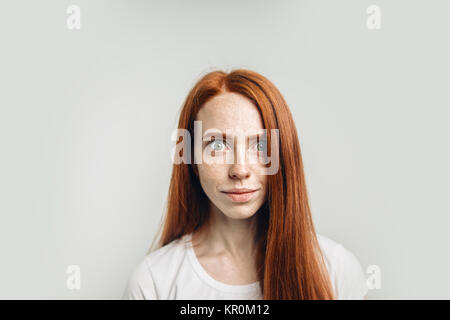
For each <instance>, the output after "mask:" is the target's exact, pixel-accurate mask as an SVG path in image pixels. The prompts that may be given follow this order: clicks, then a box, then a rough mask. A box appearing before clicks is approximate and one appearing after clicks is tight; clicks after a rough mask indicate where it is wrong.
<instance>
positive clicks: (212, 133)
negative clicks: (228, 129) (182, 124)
mask: <svg viewBox="0 0 450 320" xmlns="http://www.w3.org/2000/svg"><path fill="white" fill-rule="evenodd" d="M212 136H214V137H220V136H222V137H224V138H225V139H227V137H228V136H229V137H230V138H234V135H233V134H230V135H227V134H226V133H222V132H217V131H214V132H208V133H205V134H204V135H203V141H209V140H208V139H209V138H211V137H212ZM262 136H264V133H257V134H252V135H248V136H246V137H248V138H249V139H254V138H257V137H258V138H261V137H262Z"/></svg>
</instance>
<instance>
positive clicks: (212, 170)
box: [198, 164, 227, 188]
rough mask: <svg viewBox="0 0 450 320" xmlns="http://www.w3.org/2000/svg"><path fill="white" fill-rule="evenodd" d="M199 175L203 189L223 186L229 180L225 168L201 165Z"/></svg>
mask: <svg viewBox="0 0 450 320" xmlns="http://www.w3.org/2000/svg"><path fill="white" fill-rule="evenodd" d="M198 175H199V178H200V182H201V184H202V186H203V188H205V187H208V188H209V187H213V186H216V185H220V184H222V183H223V181H225V180H226V178H227V171H226V169H225V168H224V167H223V166H219V165H204V164H201V165H199V166H198Z"/></svg>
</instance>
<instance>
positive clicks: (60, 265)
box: [0, 0, 450, 299]
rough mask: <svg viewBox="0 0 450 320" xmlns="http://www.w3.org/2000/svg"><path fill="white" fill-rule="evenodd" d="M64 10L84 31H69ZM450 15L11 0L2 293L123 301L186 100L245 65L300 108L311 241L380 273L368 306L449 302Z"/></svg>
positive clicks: (435, 4)
mask: <svg viewBox="0 0 450 320" xmlns="http://www.w3.org/2000/svg"><path fill="white" fill-rule="evenodd" d="M71 4H76V5H78V6H79V7H80V8H81V29H80V30H68V29H67V27H66V19H67V17H68V14H67V13H66V9H67V7H68V6H69V5H71ZM372 4H375V5H378V6H379V7H380V9H381V29H379V30H369V29H368V28H367V26H366V20H367V18H368V14H367V13H366V9H367V7H368V6H369V5H372ZM449 9H450V4H449V2H447V1H437V0H432V1H425V0H422V1H406V0H396V1H387V0H378V1H365V0H353V1H331V0H329V1H323V0H322V1H318V0H314V1H312V0H311V1H132V0H120V1H118V0H116V1H99V0H97V1H87V0H75V1H65V0H64V1H62V0H58V1H56V0H54V1H18V0H15V1H12V0H10V1H3V2H2V5H1V10H0V38H1V39H2V40H1V41H2V42H1V49H0V57H1V59H0V70H1V71H0V85H1V88H2V89H1V94H0V146H1V149H0V177H1V178H0V193H1V201H0V252H1V267H0V270H1V272H0V284H1V285H0V298H3V299H10V298H22V299H34V298H40V299H46V298H57V299H79V298H83V299H97V298H105V299H116V298H120V296H121V295H122V292H123V290H124V286H125V283H126V280H127V277H128V275H129V272H130V271H131V269H132V268H133V267H134V266H135V265H136V263H137V262H138V261H139V260H140V259H141V258H142V256H143V255H144V254H145V252H146V251H147V249H148V248H149V246H150V242H151V240H152V239H153V236H154V235H155V232H156V230H157V227H158V225H159V222H160V219H161V215H162V213H163V209H164V202H165V198H166V195H167V189H168V184H169V177H170V170H171V162H170V151H171V148H172V142H171V141H170V134H171V133H172V130H173V129H174V128H175V127H176V124H177V116H178V112H179V110H180V107H181V104H182V102H183V100H184V98H185V96H186V94H187V92H188V91H189V89H190V88H191V87H192V85H193V84H194V83H195V81H196V80H197V79H198V78H199V77H200V75H202V74H204V73H206V72H208V71H210V70H212V69H214V68H224V69H226V70H230V69H233V68H238V67H244V68H250V69H253V70H255V71H257V72H260V73H262V74H263V75H265V76H267V77H268V78H269V79H270V80H272V81H273V82H274V83H275V85H277V86H278V88H279V89H280V91H281V92H282V94H283V95H284V96H285V98H286V100H287V102H288V104H289V105H290V108H291V110H292V113H293V115H294V117H295V122H296V124H297V128H298V131H299V135H300V143H301V147H302V153H303V159H304V163H305V170H306V174H307V182H308V186H309V193H310V198H311V206H312V209H313V214H314V219H315V222H316V225H317V229H318V231H319V232H320V233H321V234H323V235H326V236H328V237H330V238H332V239H334V240H336V241H338V242H340V243H342V244H343V245H344V246H346V247H347V248H348V249H350V250H351V251H352V252H353V253H354V254H355V255H356V256H357V257H358V259H359V260H360V262H361V264H362V266H363V268H364V269H366V268H367V267H368V266H369V265H378V266H379V267H380V268H381V289H380V290H370V291H369V298H371V299H415V298H425V299H429V298H446V299H449V298H450V295H449V293H448V285H449V284H450V275H449V272H448V270H450V257H449V254H448V249H447V245H448V243H449V242H450V235H449V233H448V231H447V229H448V226H449V223H450V218H449V214H450V205H449V202H448V191H449V184H448V181H449V179H450V170H449V166H448V163H450V159H449V158H450V152H449V147H448V138H449V133H450V129H449V128H448V125H447V124H448V119H449V116H450V112H449V106H450V104H449V100H450V99H449V96H448V87H449V73H450V70H449V65H450V64H449V60H448V57H449V56H450V52H449V49H450V46H449V41H448V37H449V30H450V20H449V19H448V12H449ZM68 265H79V266H80V268H81V289H80V290H75V291H71V290H68V289H67V288H66V280H67V277H68V275H67V274H66V268H67V266H68Z"/></svg>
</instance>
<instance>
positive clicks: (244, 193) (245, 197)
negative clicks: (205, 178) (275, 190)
mask: <svg viewBox="0 0 450 320" xmlns="http://www.w3.org/2000/svg"><path fill="white" fill-rule="evenodd" d="M258 190H259V189H247V188H240V189H236V188H233V189H229V190H226V191H222V192H223V193H225V195H226V196H227V197H228V198H230V199H231V200H232V201H234V202H247V201H249V200H250V199H251V198H252V197H253V196H254V195H255V194H256V193H257V192H258Z"/></svg>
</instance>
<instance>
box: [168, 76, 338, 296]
mask: <svg viewBox="0 0 450 320" xmlns="http://www.w3.org/2000/svg"><path fill="white" fill-rule="evenodd" d="M223 92H234V93H238V94H241V95H243V96H245V97H246V98H248V99H250V100H251V101H252V102H253V103H254V104H255V106H256V107H257V108H258V109H259V112H260V115H261V117H262V121H263V124H264V128H265V129H267V132H271V129H278V130H279V137H280V140H279V170H278V172H277V173H276V174H274V175H268V179H267V183H268V188H267V200H266V202H265V203H264V205H263V206H262V207H261V208H260V209H259V210H258V212H257V213H256V215H257V233H256V240H257V243H258V253H257V257H256V265H257V268H258V278H259V281H260V288H261V292H262V295H263V298H264V299H284V300H291V299H293V300H313V299H314V300H315V299H322V300H323V299H334V293H333V290H332V285H331V282H330V278H329V275H328V271H327V269H326V266H325V262H324V259H323V255H322V252H321V250H320V247H319V243H318V240H317V236H316V233H315V229H314V225H313V221H312V217H311V210H310V207H309V203H308V195H307V189H306V181H305V175H304V172H303V162H302V157H301V151H300V143H299V140H298V135H297V129H296V127H295V124H294V121H293V118H292V115H291V112H290V110H289V107H288V105H287V103H286V102H285V100H284V98H283V97H282V95H281V93H280V92H279V91H278V89H277V88H276V87H275V85H274V84H272V82H270V81H269V80H268V79H267V78H265V77H264V76H262V75H260V74H258V73H256V72H254V71H250V70H245V69H238V70H234V71H231V72H229V73H226V72H224V71H213V72H210V73H208V74H206V75H204V76H203V77H202V78H201V79H200V80H199V81H198V82H197V83H196V84H195V86H194V87H193V88H192V89H191V91H190V92H189V94H188V96H187V98H186V100H185V102H184V105H183V108H182V110H181V113H180V117H179V122H178V129H187V130H189V132H190V134H191V143H190V145H191V146H193V145H194V139H195V138H194V120H195V118H196V115H197V112H198V111H199V109H200V108H201V107H202V106H203V104H204V103H205V102H207V101H208V100H210V99H211V98H212V97H214V96H216V95H219V94H221V93H223ZM267 140H268V141H267V145H268V146H269V150H268V152H269V153H270V152H271V151H270V145H271V141H270V135H269V134H268V136H267ZM184 150H186V149H184ZM190 159H194V157H193V150H191V158H190ZM166 206H167V207H166V214H165V221H164V225H163V228H162V234H161V237H160V240H159V245H160V246H164V245H166V244H168V243H170V242H171V241H173V240H175V239H178V238H180V237H182V236H183V235H185V234H188V233H192V232H194V231H196V230H198V229H200V228H201V227H202V228H203V227H205V226H206V225H207V223H208V218H209V199H208V197H207V196H206V194H205V193H204V191H203V189H202V187H201V185H200V181H199V179H198V173H197V167H196V164H192V162H191V163H181V164H174V165H173V169H172V176H171V180H170V187H169V192H168V198H167V203H166ZM160 231H161V230H160Z"/></svg>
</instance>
